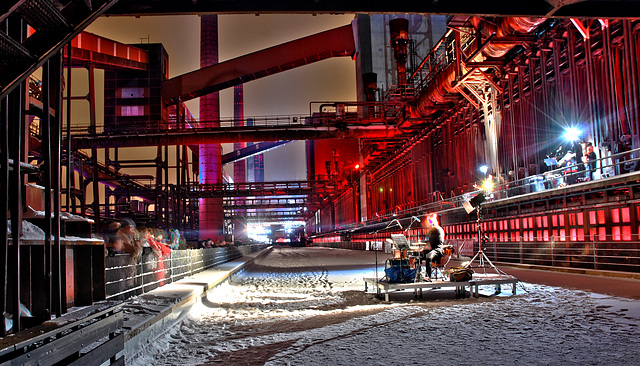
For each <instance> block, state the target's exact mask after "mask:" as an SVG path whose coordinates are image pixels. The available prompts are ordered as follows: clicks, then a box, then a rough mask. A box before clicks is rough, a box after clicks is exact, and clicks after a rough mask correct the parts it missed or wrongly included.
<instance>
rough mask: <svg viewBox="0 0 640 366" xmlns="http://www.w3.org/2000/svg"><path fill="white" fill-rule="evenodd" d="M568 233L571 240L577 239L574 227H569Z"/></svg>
mask: <svg viewBox="0 0 640 366" xmlns="http://www.w3.org/2000/svg"><path fill="white" fill-rule="evenodd" d="M569 234H570V236H571V241H577V240H578V231H577V230H576V229H571V230H570V231H569Z"/></svg>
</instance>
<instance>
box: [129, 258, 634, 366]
mask: <svg viewBox="0 0 640 366" xmlns="http://www.w3.org/2000/svg"><path fill="white" fill-rule="evenodd" d="M388 256H389V255H388V254H383V253H381V254H378V266H379V269H378V275H379V276H382V273H380V271H381V270H382V268H383V266H384V260H385V259H386V258H387V257H388ZM375 264H376V258H375V254H374V253H371V252H361V251H348V250H340V249H328V248H288V247H278V248H275V249H274V250H273V251H272V252H271V253H269V255H267V256H266V257H264V258H261V259H258V260H256V262H255V263H254V264H253V265H251V266H250V267H248V268H247V270H246V271H245V272H243V273H242V274H240V275H238V276H236V277H234V279H233V280H232V281H230V282H227V283H225V284H223V285H221V286H218V287H216V288H215V289H213V290H212V291H210V292H209V293H208V295H207V297H206V298H203V299H202V302H199V303H198V304H196V305H195V306H194V307H193V308H192V310H191V311H190V313H189V314H188V315H187V316H185V317H184V318H183V319H182V320H181V321H180V322H179V323H178V326H176V327H174V328H171V329H167V331H166V332H165V334H164V335H162V336H161V337H159V338H158V339H155V340H153V341H152V342H151V344H150V346H149V347H148V348H147V349H145V351H144V353H143V355H141V356H138V357H137V358H136V359H133V360H127V364H131V365H440V366H442V365H508V364H509V365H510V364H523V365H524V364H526V365H531V364H533V365H559V364H563V365H640V353H639V352H638V349H640V329H639V328H640V327H639V326H640V302H639V301H638V300H633V299H627V298H622V297H615V296H609V295H602V294H596V293H591V292H587V291H581V290H570V289H565V288H561V287H551V286H545V285H539V284H533V283H520V284H518V287H517V294H516V295H512V294H511V290H510V286H508V287H509V290H508V291H504V292H503V293H502V294H500V295H497V296H484V297H480V298H473V297H470V298H469V297H467V298H456V297H455V293H454V291H453V290H452V289H442V290H434V291H426V292H425V294H424V296H423V298H418V299H416V298H414V296H413V293H412V292H407V293H403V294H394V295H393V296H392V298H391V300H392V301H391V302H390V303H385V302H384V301H381V300H379V299H377V298H376V297H375V296H374V294H365V293H364V283H363V281H362V278H363V277H374V276H375V274H376V272H375V267H376V265H375ZM492 293H493V287H491V288H488V289H487V292H486V294H487V295H488V294H492Z"/></svg>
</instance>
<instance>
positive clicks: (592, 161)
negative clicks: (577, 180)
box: [587, 143, 598, 180]
mask: <svg viewBox="0 0 640 366" xmlns="http://www.w3.org/2000/svg"><path fill="white" fill-rule="evenodd" d="M596 160H598V156H596V153H595V151H593V145H592V144H591V143H589V144H588V145H587V166H588V167H589V179H590V180H594V179H595V177H594V173H595V171H596Z"/></svg>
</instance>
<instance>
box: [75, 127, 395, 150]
mask: <svg viewBox="0 0 640 366" xmlns="http://www.w3.org/2000/svg"><path fill="white" fill-rule="evenodd" d="M399 133H400V131H398V130H397V129H395V128H393V127H388V126H357V127H356V126H353V127H351V126H350V127H344V128H337V127H295V128H291V127H289V128H287V127H274V128H268V127H260V128H259V129H254V130H253V131H248V130H246V128H244V129H241V130H237V129H236V130H234V129H233V128H220V129H216V130H210V131H202V132H201V131H195V130H186V131H175V132H174V131H171V132H170V131H166V132H164V133H161V132H158V133H150V134H138V135H96V136H79V137H74V138H73V140H72V147H73V149H74V150H77V149H89V148H92V147H94V148H115V147H140V146H182V145H196V144H217V143H231V142H257V141H282V140H321V139H335V138H342V139H349V138H363V139H368V138H372V139H385V138H392V137H394V136H396V135H398V134H399ZM65 143H66V142H65Z"/></svg>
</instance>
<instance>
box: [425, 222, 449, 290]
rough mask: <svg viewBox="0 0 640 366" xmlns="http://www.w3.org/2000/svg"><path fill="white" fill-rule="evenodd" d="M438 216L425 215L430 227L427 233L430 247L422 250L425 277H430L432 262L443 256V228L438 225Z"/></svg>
mask: <svg viewBox="0 0 640 366" xmlns="http://www.w3.org/2000/svg"><path fill="white" fill-rule="evenodd" d="M439 216H440V215H438V214H430V215H428V216H427V221H428V222H429V224H431V229H429V231H428V233H427V235H428V236H429V246H430V247H431V249H430V250H428V251H427V250H423V251H422V258H423V260H424V262H425V269H426V275H427V277H431V271H432V263H433V262H437V261H439V260H440V258H442V257H443V256H444V251H443V248H442V246H443V244H444V229H443V228H442V226H440V217H439Z"/></svg>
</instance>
